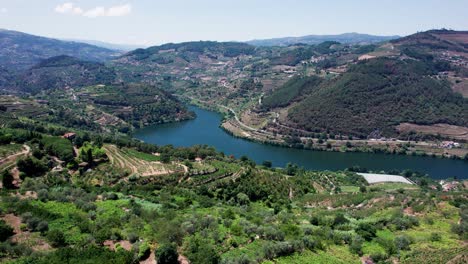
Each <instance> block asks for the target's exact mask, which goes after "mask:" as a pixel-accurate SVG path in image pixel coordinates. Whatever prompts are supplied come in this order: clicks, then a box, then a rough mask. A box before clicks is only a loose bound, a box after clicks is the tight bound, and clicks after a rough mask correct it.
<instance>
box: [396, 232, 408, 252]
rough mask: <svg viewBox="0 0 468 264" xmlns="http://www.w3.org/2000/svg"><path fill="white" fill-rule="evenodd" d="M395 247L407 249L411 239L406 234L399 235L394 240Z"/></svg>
mask: <svg viewBox="0 0 468 264" xmlns="http://www.w3.org/2000/svg"><path fill="white" fill-rule="evenodd" d="M394 243H395V247H396V248H397V249H399V250H409V249H410V248H409V246H410V245H411V239H410V238H409V237H408V236H405V235H401V236H398V237H396V238H395V240H394Z"/></svg>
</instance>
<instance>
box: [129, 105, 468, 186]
mask: <svg viewBox="0 0 468 264" xmlns="http://www.w3.org/2000/svg"><path fill="white" fill-rule="evenodd" d="M189 108H190V110H192V111H194V112H195V113H196V114H197V118H196V119H194V120H189V121H184V122H179V123H169V124H162V125H156V126H150V127H146V128H143V129H140V130H138V131H136V132H135V134H134V136H135V137H136V138H138V139H140V140H143V141H145V142H147V143H152V144H157V145H169V144H172V145H174V146H184V147H186V146H192V145H196V144H199V145H202V144H206V145H210V146H213V147H215V148H216V149H217V150H218V151H222V152H224V153H225V154H226V155H234V156H235V157H237V158H238V157H240V156H242V155H246V156H248V157H249V158H251V159H253V160H254V161H255V162H257V163H259V164H260V163H262V162H263V161H265V160H269V161H271V162H272V163H273V166H277V167H284V166H285V165H286V164H287V163H288V162H293V163H296V164H298V165H299V166H302V167H304V168H306V169H312V170H342V169H345V168H349V167H352V166H354V165H358V166H360V167H363V168H367V169H370V170H374V171H378V170H385V171H389V170H392V169H398V170H404V169H411V170H414V171H419V172H424V173H427V174H429V175H430V177H432V178H434V179H445V178H448V177H454V176H456V177H458V178H459V179H462V178H464V179H466V178H468V162H467V161H463V160H451V159H441V158H433V157H419V156H405V155H389V154H373V153H353V152H348V153H341V152H326V151H314V150H304V149H293V148H285V147H278V146H272V145H266V144H261V143H256V142H252V141H249V140H245V139H240V138H236V137H233V136H231V135H229V134H228V133H226V132H225V131H224V130H222V129H221V128H220V127H219V125H220V122H221V119H222V116H221V114H219V113H216V112H213V111H208V110H205V109H201V108H199V107H195V106H190V107H189Z"/></svg>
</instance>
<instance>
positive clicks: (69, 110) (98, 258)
mask: <svg viewBox="0 0 468 264" xmlns="http://www.w3.org/2000/svg"><path fill="white" fill-rule="evenodd" d="M67 6H68V7H70V5H67ZM67 6H65V5H64V6H63V7H61V8H59V9H58V10H59V11H60V12H61V11H63V12H62V13H64V12H74V15H76V17H75V18H81V16H82V15H84V14H88V12H86V13H83V12H84V11H83V10H81V9H77V8H78V7H74V6H73V4H72V5H71V9H67ZM73 8H75V9H73ZM67 10H68V11H67ZM80 10H81V11H80ZM111 11H112V12H111ZM60 12H59V13H60ZM80 12H81V13H80ZM103 12H104V13H102V14H107V15H108V16H110V14H112V15H114V14H115V12H116V11H115V10H110V11H106V9H104V10H103ZM113 12H114V13H113ZM78 15H79V16H78ZM88 15H89V14H88ZM112 17H113V18H116V17H114V16H112ZM96 21H97V19H96ZM467 36H468V33H467V32H466V31H453V30H446V29H441V30H429V31H424V32H418V33H416V34H413V35H409V36H405V37H397V36H389V37H382V36H371V35H365V34H356V33H349V34H343V35H326V36H305V37H298V38H279V39H265V40H257V41H250V42H232V41H231V42H216V41H192V42H182V43H168V44H163V45H159V46H152V47H148V48H144V49H141V48H140V49H135V50H132V51H129V52H126V53H124V52H122V51H114V50H109V49H107V48H101V47H97V46H93V45H89V44H84V43H79V42H69V41H60V40H55V39H50V38H43V37H38V36H33V35H29V34H25V33H21V32H16V31H7V30H1V31H0V170H1V171H0V173H1V174H0V176H1V177H0V179H1V188H0V262H2V263H10V264H23V263H37V264H55V263H57V264H58V263H89V264H94V263H116V264H135V263H153V264H154V263H161V264H164V263H169V264H176V263H193V264H206V263H209V264H219V263H222V264H241V263H242V264H256V263H367V264H371V263H372V264H374V263H375V264H377V263H425V264H426V263H465V262H466V260H467V258H468V256H467V254H466V252H467V239H468V231H467V230H468V212H467V210H468V208H467V207H466V205H467V203H468V191H467V190H468V174H467V171H468V163H467V160H468V138H467V135H468V131H467V129H468V99H467V97H466V94H467V93H466V89H465V88H466V87H468V86H467V80H468V75H467V69H468V64H467V63H468V49H467V44H468V42H467V40H468V37H467Z"/></svg>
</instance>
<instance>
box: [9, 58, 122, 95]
mask: <svg viewBox="0 0 468 264" xmlns="http://www.w3.org/2000/svg"><path fill="white" fill-rule="evenodd" d="M115 79H116V74H115V72H114V70H113V69H112V68H108V67H106V66H105V65H104V64H102V63H99V62H94V61H83V60H80V59H77V58H74V57H70V56H66V55H60V56H56V57H52V58H48V59H45V60H43V61H41V62H40V63H38V64H37V65H35V66H34V67H32V68H30V69H29V70H27V71H26V72H24V73H22V74H19V75H18V77H17V81H16V89H15V90H19V91H22V92H29V93H33V94H34V93H37V92H40V91H42V90H47V89H59V88H65V87H81V86H89V85H95V84H110V83H112V82H114V81H115Z"/></svg>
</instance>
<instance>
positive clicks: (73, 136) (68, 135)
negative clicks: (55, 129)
mask: <svg viewBox="0 0 468 264" xmlns="http://www.w3.org/2000/svg"><path fill="white" fill-rule="evenodd" d="M62 137H63V138H66V139H74V138H75V137H76V133H73V132H68V133H65V134H64V135H63V136H62Z"/></svg>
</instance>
